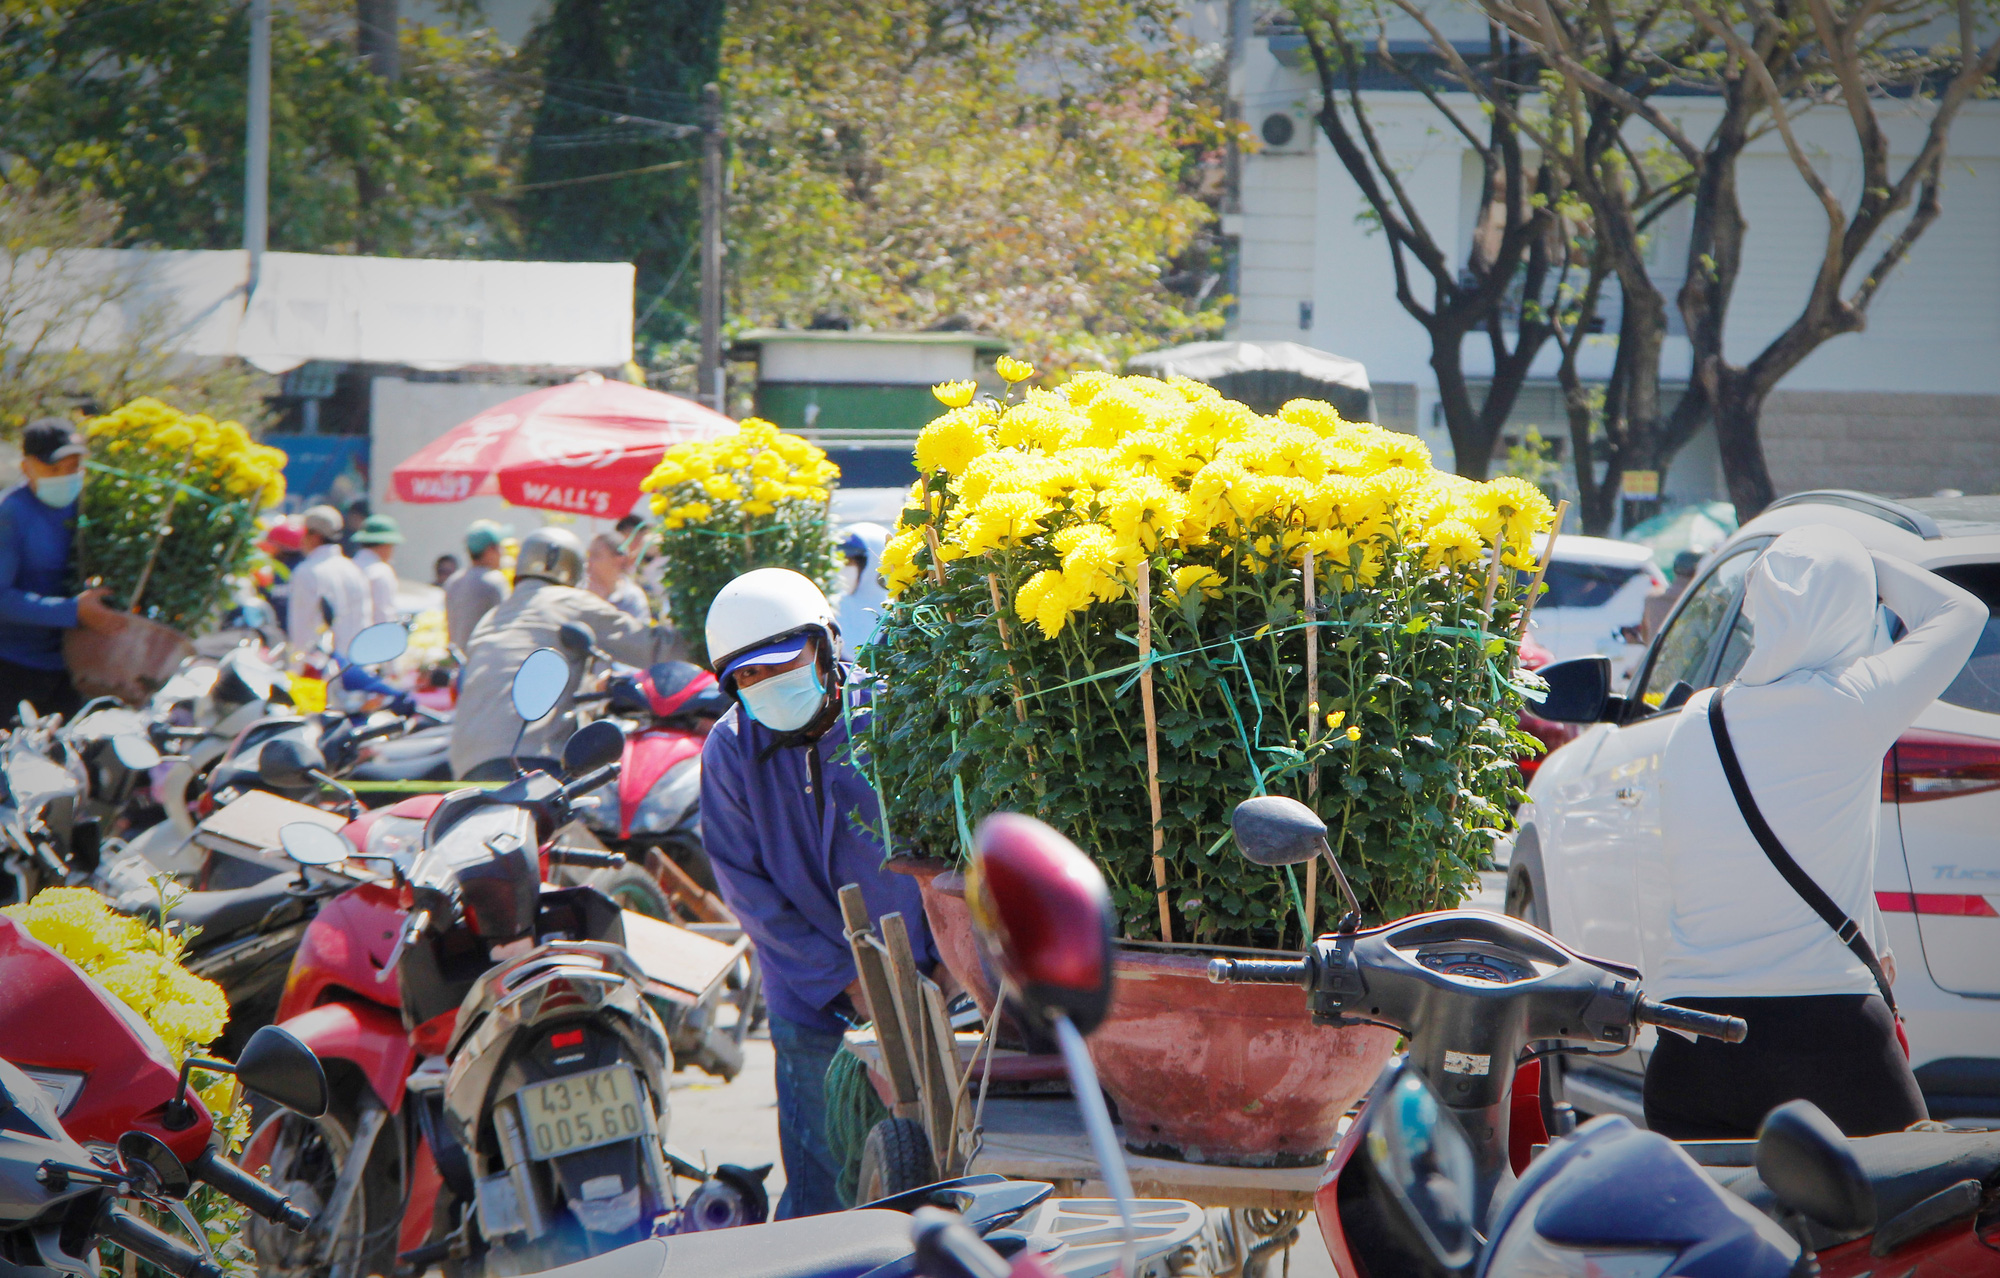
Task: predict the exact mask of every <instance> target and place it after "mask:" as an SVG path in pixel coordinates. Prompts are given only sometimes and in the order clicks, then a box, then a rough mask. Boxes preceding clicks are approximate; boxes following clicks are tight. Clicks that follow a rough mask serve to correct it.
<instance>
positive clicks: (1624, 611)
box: [1528, 536, 1667, 680]
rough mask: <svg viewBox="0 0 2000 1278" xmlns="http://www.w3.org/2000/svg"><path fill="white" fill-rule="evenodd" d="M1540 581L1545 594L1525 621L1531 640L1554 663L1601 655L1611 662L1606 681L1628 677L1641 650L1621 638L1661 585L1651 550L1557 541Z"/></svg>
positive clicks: (1599, 541) (1602, 541) (1598, 541)
mask: <svg viewBox="0 0 2000 1278" xmlns="http://www.w3.org/2000/svg"><path fill="white" fill-rule="evenodd" d="M1537 553H1539V551H1538V552H1537ZM1543 581H1544V582H1545V583H1547V585H1548V590H1547V591H1545V592H1544V593H1543V595H1542V597H1541V600H1540V601H1539V602H1538V603H1536V605H1535V611H1534V612H1533V613H1532V614H1531V615H1530V617H1529V619H1528V633H1529V634H1530V635H1532V636H1533V637H1534V640H1535V642H1536V643H1539V644H1540V645H1542V647H1544V648H1547V649H1548V650H1549V652H1550V653H1551V654H1552V656H1553V657H1554V659H1555V660H1557V661H1567V660H1569V659H1570V658H1571V657H1587V656H1591V655H1593V654H1600V653H1601V654H1603V655H1604V656H1607V657H1610V658H1611V674H1612V678H1614V679H1618V680H1623V679H1626V678H1629V677H1630V676H1631V674H1632V672H1633V671H1634V670H1636V669H1637V668H1638V665H1639V660H1640V658H1642V657H1644V656H1645V654H1646V648H1645V645H1644V644H1638V643H1631V642H1629V641H1628V640H1627V639H1626V637H1625V636H1626V635H1627V634H1628V633H1629V634H1637V633H1638V630H1639V623H1640V622H1641V621H1642V620H1644V619H1645V613H1646V598H1647V596H1649V595H1651V594H1653V593H1654V592H1655V591H1658V590H1662V589H1664V588H1665V587H1666V584H1667V579H1666V577H1665V576H1664V575H1663V574H1662V573H1661V572H1660V569H1659V566H1658V565H1657V564H1655V563H1654V562H1653V552H1652V550H1651V549H1650V548H1648V547H1645V546H1640V545H1636V544H1634V543H1632V542H1629V541H1611V540H1609V539H1607V538H1604V537H1570V536H1562V537H1558V538H1556V557H1555V560H1554V561H1553V562H1552V563H1550V564H1549V571H1548V575H1547V576H1545V577H1544V578H1543Z"/></svg>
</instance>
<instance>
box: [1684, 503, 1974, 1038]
mask: <svg viewBox="0 0 2000 1278" xmlns="http://www.w3.org/2000/svg"><path fill="white" fill-rule="evenodd" d="M1878 596H1879V597H1880V600H1881V603H1882V604H1883V605H1884V606H1886V607H1887V608H1888V609H1889V611H1891V612H1893V613H1895V614H1896V616H1897V617H1899V618H1901V619H1902V622H1903V625H1904V626H1905V627H1906V629H1907V633H1906V634H1905V635H1904V636H1903V638H1902V640H1901V641H1900V642H1898V643H1895V644H1893V645H1892V644H1887V643H1886V635H1880V634H1879V633H1878V629H1877V626H1876V616H1877V612H1876V600H1877V597H1878ZM1743 615H1744V617H1745V618H1746V619H1747V620H1748V621H1749V622H1750V623H1751V625H1752V626H1753V627H1754V628H1755V629H1754V641H1755V642H1754V646H1753V647H1752V649H1751V652H1750V657H1749V660H1747V661H1746V662H1745V663H1744V665H1743V670H1742V673H1741V674H1740V675H1739V676H1738V677H1737V681H1736V684H1735V685H1734V686H1732V687H1731V688H1730V690H1729V694H1728V698H1727V700H1726V702H1725V706H1726V709H1727V713H1728V716H1729V736H1730V739H1731V741H1733V742H1734V743H1735V746H1736V754H1737V757H1738V759H1739V760H1740V761H1741V762H1742V765H1743V775H1744V779H1745V780H1746V781H1747V782H1748V783H1749V786H1750V793H1751V794H1752V795H1753V796H1754V797H1755V798H1756V800H1757V806H1758V807H1759V808H1760V809H1762V811H1763V813H1764V819H1765V820H1766V821H1768V822H1769V823H1770V826H1771V829H1772V830H1773V831H1774V832H1775V833H1776V834H1777V836H1778V839H1779V840H1780V841H1781V842H1782V843H1783V844H1784V845H1785V849H1786V851H1788V852H1790V853H1791V854H1792V859H1793V860H1795V861H1797V862H1798V863H1799V865H1800V867H1801V868H1803V869H1804V870H1805V872H1806V873H1807V874H1809V875H1811V876H1812V879H1813V881H1814V882H1816V883H1818V884H1819V886H1820V887H1821V889H1823V890H1824V891H1825V892H1826V894H1827V895H1828V896H1830V897H1832V898H1833V900H1834V902H1835V903H1836V904H1837V905H1839V906H1840V908H1841V909H1842V910H1844V911H1846V913H1847V915H1848V916H1849V917H1850V918H1852V919H1854V921H1855V922H1857V923H1859V924H1860V925H1861V927H1862V932H1863V935H1864V936H1866V937H1868V938H1869V941H1870V942H1871V943H1872V944H1873V945H1874V947H1875V950H1876V952H1877V953H1878V954H1879V953H1882V952H1884V951H1885V950H1886V949H1887V948H1888V946H1887V939H1888V938H1887V937H1886V936H1885V935H1884V933H1883V928H1882V916H1881V913H1880V911H1878V910H1877V909H1876V908H1875V852H1876V846H1875V845H1876V834H1877V827H1878V823H1879V821H1880V817H1881V807H1882V756H1883V755H1884V754H1886V753H1887V752H1888V750H1889V748H1890V747H1891V746H1892V745H1894V744H1895V741H1896V738H1897V737H1898V736H1899V735H1900V734H1901V733H1902V731H1903V729H1905V728H1907V727H1909V726H1910V724H1911V722H1913V721H1914V720H1915V719H1916V717H1917V715H1918V714H1920V713H1921V712H1922V711H1923V709H1924V707H1926V706H1928V705H1929V704H1930V703H1931V702H1932V701H1933V700H1935V699H1936V698H1937V696H1938V694H1939V693H1941V692H1943V691H1944V689H1945V687H1946V686H1947V685H1948V684H1950V683H1951V681H1952V679H1953V678H1954V677H1956V676H1957V674H1958V672H1959V668H1960V667H1961V666H1963V665H1964V664H1965V660H1966V658H1967V657H1968V656H1970V655H1971V653H1972V648H1973V645H1974V644H1975V643H1976V642H1977V641H1978V639H1979V634H1980V630H1981V629H1982V627H1983V626H1984V625H1985V622H1986V617H1987V610H1986V607H1985V605H1983V604H1981V603H1980V602H1979V600H1978V599H1976V598H1974V597H1973V596H1972V595H1970V594H1968V593H1967V592H1966V591H1964V590H1961V589H1959V588H1958V587H1957V586H1954V585H1952V584H1951V583H1950V582H1947V581H1945V580H1944V579H1943V578H1941V577H1938V576H1935V575H1933V574H1931V573H1929V572H1926V571H1924V570H1923V569H1921V568H1916V567H1913V566H1912V565H1910V564H1908V563H1905V562H1904V561H1902V560H1900V559H1896V558H1893V557H1891V556H1887V555H1882V554H1879V553H1875V554H1871V552H1870V551H1869V550H1868V549H1867V548H1866V547H1865V546H1863V545H1862V544H1861V542H1860V541H1858V540H1857V539H1856V538H1855V537H1854V536H1853V535H1852V534H1850V533H1847V532H1844V531H1842V530H1840V529H1838V528H1833V527H1829V526H1826V525H1823V524H1814V525H1809V526H1806V527H1803V528H1796V529H1793V530H1792V531H1791V532H1788V533H1786V534H1785V535H1783V536H1782V537H1779V538H1778V539H1777V540H1776V541H1774V542H1772V543H1771V545H1770V547H1769V549H1767V550H1766V551H1765V552H1764V554H1763V555H1762V556H1761V557H1760V558H1759V559H1758V561H1757V562H1756V564H1755V565H1753V566H1752V567H1751V569H1750V572H1749V575H1748V581H1747V583H1746V584H1745V587H1744V596H1743ZM1713 695H1714V693H1713V691H1712V690H1708V691H1703V692H1699V693H1697V694H1695V696H1694V697H1693V698H1692V699H1691V700H1690V701H1689V702H1688V703H1687V706H1686V708H1685V709H1684V710H1682V711H1681V714H1680V721H1679V722H1678V723H1676V724H1675V725H1674V728H1673V731H1672V734H1671V735H1670V736H1669V737H1668V740H1667V748H1666V755H1665V758H1664V760H1663V762H1662V767H1661V776H1660V799H1661V809H1662V812H1663V826H1664V836H1665V853H1666V868H1667V882H1668V887H1669V892H1670V895H1671V899H1670V902H1669V907H1668V918H1669V928H1668V937H1667V944H1666V950H1665V954H1664V955H1663V957H1662V959H1661V961H1660V963H1659V965H1658V967H1659V970H1658V971H1656V972H1652V973H1649V975H1650V976H1651V978H1652V979H1651V981H1649V982H1648V984H1649V985H1650V986H1651V987H1652V991H1651V992H1652V993H1653V996H1654V997H1656V998H1731V997H1734V998H1749V997H1801V996H1807V995H1820V994H1872V993H1874V992H1875V981H1874V978H1873V977H1872V976H1870V975H1869V972H1868V969H1867V967H1866V966H1865V965H1863V964H1862V962H1861V960H1860V959H1858V958H1856V957H1855V956H1854V953H1853V951H1851V950H1849V949H1848V948H1847V946H1845V945H1843V944H1842V943H1841V941H1840V939H1839V938H1838V937H1836V936H1835V935H1834V933H1833V929H1832V928H1830V927H1828V926H1827V925H1826V923H1825V921H1824V920H1822V919H1821V918H1820V917H1819V915H1817V914H1815V913H1813V911H1812V907H1811V906H1809V905H1807V904H1806V903H1805V901H1804V900H1803V899H1801V898H1800V897H1799V895H1798V893H1796V892H1794V891H1793V890H1792V888H1791V885H1790V884H1788V883H1786V882H1785V880H1784V879H1783V877H1781V876H1780V875H1779V873H1778V871H1777V869H1776V868H1775V867H1773V866H1772V864H1771V862H1770V860H1769V859H1768V858H1767V857H1766V856H1765V855H1764V851H1763V849H1762V848H1760V847H1759V846H1758V844H1757V840H1756V839H1755V838H1754V837H1752V835H1751V833H1750V829H1749V827H1748V826H1747V825H1746V824H1745V823H1744V820H1743V817H1742V815H1741V813H1740V811H1739V810H1738V808H1737V806H1736V800H1735V798H1734V797H1733V796H1732V795H1731V794H1730V791H1729V782H1728V780H1727V779H1726V778H1725V777H1724V776H1723V774H1722V764H1721V762H1720V760H1718V759H1717V757H1716V753H1715V740H1714V738H1713V736H1711V735H1710V730H1709V724H1708V703H1709V701H1710V699H1711V698H1712V697H1713Z"/></svg>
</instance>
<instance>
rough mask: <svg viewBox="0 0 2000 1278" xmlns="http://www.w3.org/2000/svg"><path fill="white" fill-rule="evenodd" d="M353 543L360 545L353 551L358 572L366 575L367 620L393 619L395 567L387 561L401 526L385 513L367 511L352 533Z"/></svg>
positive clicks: (395, 615)
mask: <svg viewBox="0 0 2000 1278" xmlns="http://www.w3.org/2000/svg"><path fill="white" fill-rule="evenodd" d="M354 544H355V545H356V546H359V547H360V548H361V549H360V550H359V551H358V552H357V553H356V554H355V556H354V562H355V564H356V565H358V566H359V567H360V569H361V575H362V576H364V577H366V578H367V579H368V610H369V611H368V615H369V619H370V621H396V620H398V619H399V614H398V613H397V611H396V569H395V566H394V565H393V564H391V563H390V562H389V561H390V559H391V558H392V557H394V555H395V553H396V547H398V546H400V545H402V544H403V530H402V529H401V528H398V527H397V526H396V521H395V520H394V519H393V518H391V517H390V516H388V515H370V516H368V518H367V519H365V520H363V521H362V522H361V530H360V531H359V532H357V533H355V534H354Z"/></svg>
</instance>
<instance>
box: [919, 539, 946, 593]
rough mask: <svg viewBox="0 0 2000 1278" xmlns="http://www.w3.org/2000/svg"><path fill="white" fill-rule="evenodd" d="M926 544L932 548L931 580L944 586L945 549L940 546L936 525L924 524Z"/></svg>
mask: <svg viewBox="0 0 2000 1278" xmlns="http://www.w3.org/2000/svg"><path fill="white" fill-rule="evenodd" d="M924 544H925V545H926V546H929V547H930V548H931V580H932V581H933V582H935V583H936V584H937V585H939V586H942V585H944V551H943V550H942V549H940V548H939V546H938V535H937V528H936V527H935V526H934V525H931V524H925V525H924Z"/></svg>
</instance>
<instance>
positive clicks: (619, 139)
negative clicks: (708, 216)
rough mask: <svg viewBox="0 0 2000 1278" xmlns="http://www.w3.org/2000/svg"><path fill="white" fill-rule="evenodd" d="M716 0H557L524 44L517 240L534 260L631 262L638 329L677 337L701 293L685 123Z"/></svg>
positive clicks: (706, 76) (695, 185)
mask: <svg viewBox="0 0 2000 1278" xmlns="http://www.w3.org/2000/svg"><path fill="white" fill-rule="evenodd" d="M722 10H723V6H722V0H556V4H555V7H554V9H553V10H552V11H551V12H550V14H549V16H548V18H547V19H546V20H545V21H544V22H543V23H542V25H541V26H540V27H538V28H537V29H536V31H535V34H534V36H533V37H532V38H531V39H530V41H529V44H528V49H527V51H526V55H525V56H526V58H527V60H529V61H531V62H534V63H535V64H537V65H539V67H540V68H541V85H542V93H541V101H540V104H539V105H538V107H537V108H536V110H535V114H534V125H533V130H532V133H531V136H530V137H529V139H528V146H527V153H526V156H525V157H524V158H523V160H522V161H521V182H522V186H521V194H520V198H519V201H518V203H517V205H516V207H517V209H518V211H519V217H520V226H521V232H522V238H523V240H524V241H525V243H526V246H527V248H528V251H529V252H530V253H532V254H533V255H534V256H536V257H541V258H554V259H559V260H565V261H620V262H623V261H629V262H631V263H633V265H634V266H635V267H637V268H638V298H639V302H638V305H639V307H640V316H641V319H642V323H641V325H640V335H641V338H642V340H645V339H650V340H652V341H655V342H662V341H672V340H673V339H675V338H678V337H680V336H682V335H683V334H684V333H685V332H686V331H687V329H688V327H689V324H690V323H691V321H692V318H693V316H694V314H695V310H696V306H697V304H698V300H699V296H698V295H699V289H700V281H701V275H700V271H699V269H698V265H697V263H696V262H695V261H694V260H693V256H694V251H695V242H696V238H697V236H698V235H699V232H700V227H701V207H700V198H701V196H700V191H701V138H700V136H699V135H698V133H696V132H695V130H696V129H697V128H698V127H699V110H700V102H701V89H702V86H703V85H704V84H707V83H710V82H712V81H713V80H714V79H715V78H716V74H717V58H718V53H719V49H720V47H721V40H722ZM613 174H616V175H619V176H616V177H609V176H607V175H613Z"/></svg>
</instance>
